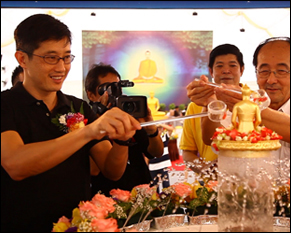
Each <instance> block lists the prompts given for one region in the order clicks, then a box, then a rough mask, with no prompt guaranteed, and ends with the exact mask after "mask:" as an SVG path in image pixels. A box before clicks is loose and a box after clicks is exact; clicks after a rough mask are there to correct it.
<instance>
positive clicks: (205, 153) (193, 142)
mask: <svg viewBox="0 0 291 233" xmlns="http://www.w3.org/2000/svg"><path fill="white" fill-rule="evenodd" d="M201 111H202V107H200V106H197V105H196V104H195V103H193V102H191V103H190V104H189V105H188V108H187V112H186V115H192V114H196V113H201ZM200 120H201V118H192V119H186V120H184V124H183V132H182V136H181V141H180V149H181V150H192V151H193V150H198V152H199V154H200V156H201V157H202V158H204V159H205V160H206V161H213V160H215V159H217V155H216V154H214V153H213V151H212V149H211V147H210V146H207V145H205V144H204V143H203V140H202V131H201V124H200Z"/></svg>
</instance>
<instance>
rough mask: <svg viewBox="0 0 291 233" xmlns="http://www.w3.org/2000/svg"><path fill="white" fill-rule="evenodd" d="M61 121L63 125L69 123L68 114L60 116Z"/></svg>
mask: <svg viewBox="0 0 291 233" xmlns="http://www.w3.org/2000/svg"><path fill="white" fill-rule="evenodd" d="M59 122H60V123H61V124H62V125H67V122H66V114H64V115H61V116H60V118H59Z"/></svg>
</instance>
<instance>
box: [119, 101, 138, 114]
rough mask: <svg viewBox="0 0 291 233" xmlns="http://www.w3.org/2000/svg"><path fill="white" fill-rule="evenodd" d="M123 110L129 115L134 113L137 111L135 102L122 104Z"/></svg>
mask: <svg viewBox="0 0 291 233" xmlns="http://www.w3.org/2000/svg"><path fill="white" fill-rule="evenodd" d="M122 109H123V111H125V112H127V113H133V112H134V111H135V102H128V101H127V102H124V103H123V104H122Z"/></svg>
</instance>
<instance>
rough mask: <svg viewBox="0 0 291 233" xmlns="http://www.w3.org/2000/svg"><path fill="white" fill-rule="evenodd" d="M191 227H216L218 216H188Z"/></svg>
mask: <svg viewBox="0 0 291 233" xmlns="http://www.w3.org/2000/svg"><path fill="white" fill-rule="evenodd" d="M188 219H189V220H188V222H189V225H214V224H217V221H218V216H217V215H198V216H192V217H191V216H188Z"/></svg>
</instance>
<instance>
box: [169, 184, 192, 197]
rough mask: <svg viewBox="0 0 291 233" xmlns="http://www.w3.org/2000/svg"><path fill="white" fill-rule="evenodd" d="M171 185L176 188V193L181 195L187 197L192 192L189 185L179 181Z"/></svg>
mask: <svg viewBox="0 0 291 233" xmlns="http://www.w3.org/2000/svg"><path fill="white" fill-rule="evenodd" d="M171 186H172V187H173V188H174V189H175V193H176V194H177V195H178V196H180V197H187V196H189V195H190V193H191V187H190V186H189V185H186V184H183V183H178V184H173V185H171Z"/></svg>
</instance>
